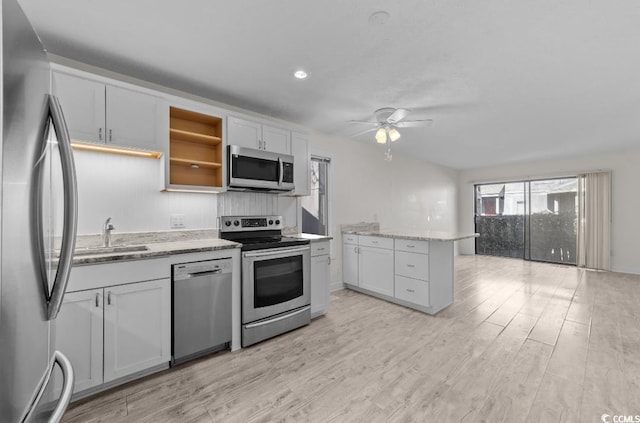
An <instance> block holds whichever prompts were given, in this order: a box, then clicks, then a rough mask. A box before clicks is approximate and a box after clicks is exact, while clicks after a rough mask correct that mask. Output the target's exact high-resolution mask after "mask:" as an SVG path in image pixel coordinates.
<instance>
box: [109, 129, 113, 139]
mask: <svg viewBox="0 0 640 423" xmlns="http://www.w3.org/2000/svg"><path fill="white" fill-rule="evenodd" d="M111 141H113V130H112V129H109V142H111Z"/></svg>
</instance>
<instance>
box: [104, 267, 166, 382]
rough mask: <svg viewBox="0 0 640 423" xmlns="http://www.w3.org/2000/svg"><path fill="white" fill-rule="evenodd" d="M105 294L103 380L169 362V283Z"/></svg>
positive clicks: (107, 290) (137, 285) (127, 287)
mask: <svg viewBox="0 0 640 423" xmlns="http://www.w3.org/2000/svg"><path fill="white" fill-rule="evenodd" d="M104 291H105V307H104V381H105V382H109V381H112V380H115V379H118V378H121V377H124V376H127V375H130V374H133V373H136V372H139V371H142V370H145V369H148V368H150V367H153V366H156V365H159V364H162V363H166V362H168V361H170V360H171V338H170V334H171V282H170V280H169V279H161V280H157V281H150V282H141V283H133V284H129V285H121V286H114V287H111V288H105V289H104Z"/></svg>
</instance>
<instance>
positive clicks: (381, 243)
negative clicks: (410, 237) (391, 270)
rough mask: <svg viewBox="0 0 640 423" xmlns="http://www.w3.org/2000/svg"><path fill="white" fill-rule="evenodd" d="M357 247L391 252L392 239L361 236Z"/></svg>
mask: <svg viewBox="0 0 640 423" xmlns="http://www.w3.org/2000/svg"><path fill="white" fill-rule="evenodd" d="M358 245H360V246H362V247H374V248H386V249H388V250H393V238H383V237H380V236H364V235H361V236H360V240H359V241H358Z"/></svg>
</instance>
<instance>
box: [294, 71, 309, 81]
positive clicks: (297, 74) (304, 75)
mask: <svg viewBox="0 0 640 423" xmlns="http://www.w3.org/2000/svg"><path fill="white" fill-rule="evenodd" d="M293 76H295V77H296V78H297V79H306V78H307V77H308V76H309V74H308V73H307V72H305V71H304V70H303V69H298V70H296V71H295V72H294V73H293Z"/></svg>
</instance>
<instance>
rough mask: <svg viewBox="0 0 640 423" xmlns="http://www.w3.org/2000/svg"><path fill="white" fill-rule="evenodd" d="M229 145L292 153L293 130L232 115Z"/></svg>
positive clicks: (228, 122) (229, 122) (228, 132)
mask: <svg viewBox="0 0 640 423" xmlns="http://www.w3.org/2000/svg"><path fill="white" fill-rule="evenodd" d="M227 140H228V144H229V145H239V146H240V147H247V148H255V149H258V150H265V151H271V152H273V153H281V154H291V131H289V130H287V129H283V128H277V127H274V126H269V125H263V124H261V123H259V122H254V121H251V120H246V119H241V118H238V117H235V116H230V117H229V119H228V121H227Z"/></svg>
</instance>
